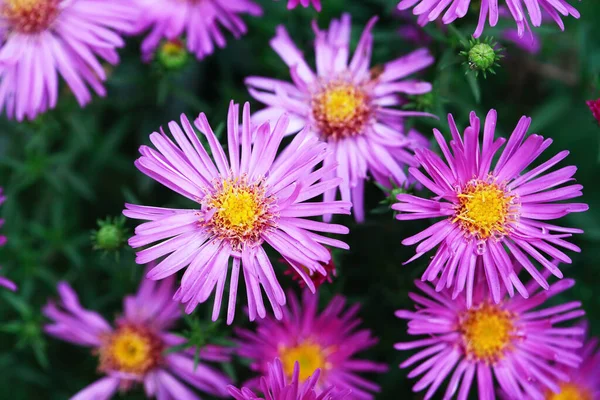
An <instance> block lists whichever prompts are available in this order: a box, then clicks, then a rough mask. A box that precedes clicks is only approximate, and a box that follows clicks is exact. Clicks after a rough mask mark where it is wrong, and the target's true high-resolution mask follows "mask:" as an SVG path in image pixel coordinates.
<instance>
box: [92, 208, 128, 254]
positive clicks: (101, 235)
mask: <svg viewBox="0 0 600 400" xmlns="http://www.w3.org/2000/svg"><path fill="white" fill-rule="evenodd" d="M126 237H127V230H126V229H125V218H124V217H123V216H120V217H116V218H110V217H108V218H106V219H105V220H104V221H102V220H99V221H98V229H97V230H95V231H93V232H92V242H93V244H94V250H104V251H116V250H118V249H119V248H121V246H123V244H124V243H125V241H126Z"/></svg>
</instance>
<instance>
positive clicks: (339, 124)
mask: <svg viewBox="0 0 600 400" xmlns="http://www.w3.org/2000/svg"><path fill="white" fill-rule="evenodd" d="M311 105H312V115H313V119H314V121H315V124H316V127H317V129H318V130H319V133H320V134H321V135H322V136H323V138H325V139H333V140H337V139H343V138H345V137H351V136H356V135H360V134H361V133H362V132H363V128H364V125H365V124H366V123H367V122H368V121H369V118H370V117H371V114H372V109H371V105H370V99H369V96H368V95H367V94H366V92H365V90H364V88H362V87H360V86H356V85H354V84H353V83H349V82H344V81H341V82H331V83H328V84H326V85H324V86H323V87H321V88H320V90H319V91H317V92H316V93H315V94H314V95H313V98H312V102H311Z"/></svg>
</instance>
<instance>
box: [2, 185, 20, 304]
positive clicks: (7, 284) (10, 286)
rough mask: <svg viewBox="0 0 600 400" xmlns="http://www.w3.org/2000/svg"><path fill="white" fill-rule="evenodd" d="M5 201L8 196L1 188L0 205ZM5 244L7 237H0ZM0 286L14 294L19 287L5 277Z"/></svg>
mask: <svg viewBox="0 0 600 400" xmlns="http://www.w3.org/2000/svg"><path fill="white" fill-rule="evenodd" d="M5 200H6V196H4V189H3V188H1V187H0V205H2V203H4V201H5ZM2 225H4V220H3V219H0V227H2ZM5 244H6V236H4V235H0V247H2V246H4V245H5ZM0 286H4V287H5V288H7V289H10V290H12V291H13V292H14V291H15V290H17V285H15V283H14V282H13V281H11V280H9V279H6V278H5V277H3V276H0Z"/></svg>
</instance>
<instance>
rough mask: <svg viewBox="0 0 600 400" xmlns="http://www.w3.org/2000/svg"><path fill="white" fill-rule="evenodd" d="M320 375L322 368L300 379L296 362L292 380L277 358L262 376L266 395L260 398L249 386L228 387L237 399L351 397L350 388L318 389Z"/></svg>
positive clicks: (327, 399)
mask: <svg viewBox="0 0 600 400" xmlns="http://www.w3.org/2000/svg"><path fill="white" fill-rule="evenodd" d="M320 375H321V370H319V369H317V370H315V371H314V373H312V374H311V376H310V377H309V378H308V379H307V380H305V381H304V382H302V381H300V379H299V377H300V365H299V364H298V362H296V363H295V364H294V372H293V374H292V377H291V381H290V380H289V379H288V378H287V376H286V375H285V372H284V370H283V365H282V364H281V360H279V359H278V358H276V359H275V360H274V361H273V362H272V363H269V365H268V369H267V373H266V376H263V377H262V378H260V391H261V393H263V395H264V397H260V398H259V397H258V396H257V395H256V394H254V392H253V391H252V390H251V389H249V388H247V387H244V388H242V389H241V390H240V389H238V388H236V387H234V386H229V387H228V389H229V393H230V394H231V395H232V396H233V398H234V399H235V400H259V399H264V400H343V399H350V398H351V396H350V393H351V392H350V391H349V390H346V391H339V392H336V393H334V392H333V387H332V386H330V387H328V388H326V389H325V390H322V391H318V389H317V383H318V382H319V377H320ZM288 381H289V383H288Z"/></svg>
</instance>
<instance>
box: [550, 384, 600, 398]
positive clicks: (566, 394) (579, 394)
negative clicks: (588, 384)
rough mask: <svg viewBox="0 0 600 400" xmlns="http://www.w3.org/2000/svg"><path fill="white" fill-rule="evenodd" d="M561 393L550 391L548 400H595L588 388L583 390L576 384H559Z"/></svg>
mask: <svg viewBox="0 0 600 400" xmlns="http://www.w3.org/2000/svg"><path fill="white" fill-rule="evenodd" d="M559 387H560V391H559V392H558V393H554V392H552V391H550V390H549V391H548V392H547V393H546V400H593V399H594V396H593V395H592V393H591V391H590V390H589V389H587V388H582V387H580V386H578V385H576V384H574V383H567V382H563V383H561V384H559Z"/></svg>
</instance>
